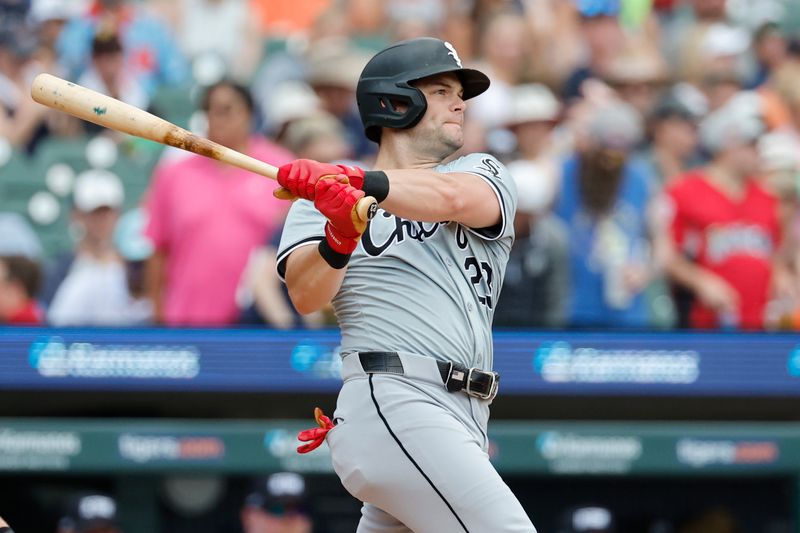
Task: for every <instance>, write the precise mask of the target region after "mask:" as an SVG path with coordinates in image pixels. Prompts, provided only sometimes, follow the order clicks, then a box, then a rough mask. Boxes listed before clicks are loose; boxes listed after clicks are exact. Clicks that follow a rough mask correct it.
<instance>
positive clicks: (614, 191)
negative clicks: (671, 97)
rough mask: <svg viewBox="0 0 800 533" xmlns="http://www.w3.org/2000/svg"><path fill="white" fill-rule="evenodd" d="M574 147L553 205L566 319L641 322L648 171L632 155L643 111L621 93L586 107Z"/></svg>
mask: <svg viewBox="0 0 800 533" xmlns="http://www.w3.org/2000/svg"><path fill="white" fill-rule="evenodd" d="M584 113H585V116H584V117H583V118H582V120H581V121H580V122H577V123H576V124H575V126H574V127H577V128H580V129H579V131H577V132H576V147H577V150H576V152H575V153H574V154H573V155H572V156H570V157H569V158H568V159H567V160H566V161H565V163H564V166H563V176H562V181H561V188H560V192H559V195H558V200H557V202H556V206H555V213H556V215H558V216H559V217H560V218H561V219H562V220H563V221H564V223H565V224H566V226H567V228H568V234H569V246H570V250H569V253H570V269H569V270H570V280H571V282H570V285H571V287H572V293H571V297H570V303H569V308H568V317H569V319H568V320H569V324H570V325H572V326H576V327H644V326H647V325H649V324H648V320H649V318H648V310H647V302H646V299H645V298H644V295H643V292H642V291H643V289H644V288H645V287H646V286H647V285H648V283H649V281H650V279H651V276H652V269H653V267H652V265H651V260H650V252H649V251H650V241H649V238H650V228H649V223H648V220H647V206H648V205H649V203H650V200H651V198H652V195H653V189H652V181H653V178H652V176H651V175H650V174H649V173H648V171H647V169H645V168H643V167H642V165H640V164H637V163H636V162H633V161H631V160H630V157H629V156H630V154H631V151H632V150H633V149H634V147H635V146H637V145H638V144H639V143H640V142H641V139H642V136H643V125H642V118H641V117H640V116H639V114H638V113H637V112H636V110H635V109H634V108H633V107H632V106H630V105H628V104H626V103H624V102H621V101H616V100H612V101H611V102H608V103H605V104H599V105H597V106H596V107H593V108H590V109H588V110H584Z"/></svg>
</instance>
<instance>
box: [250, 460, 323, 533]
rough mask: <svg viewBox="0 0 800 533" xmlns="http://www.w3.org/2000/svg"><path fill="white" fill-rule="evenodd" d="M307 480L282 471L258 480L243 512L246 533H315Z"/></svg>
mask: <svg viewBox="0 0 800 533" xmlns="http://www.w3.org/2000/svg"><path fill="white" fill-rule="evenodd" d="M308 504H309V502H308V498H307V492H306V481H305V479H303V477H302V476H300V475H299V474H295V473H294V472H278V473H275V474H272V475H270V476H268V477H266V478H262V479H259V480H257V481H256V482H255V483H254V488H253V491H252V492H251V493H250V494H249V495H248V496H247V498H246V499H245V501H244V505H243V506H242V510H241V512H240V518H241V522H242V530H243V532H244V533H311V531H312V527H313V522H312V518H311V514H310V509H309V507H308Z"/></svg>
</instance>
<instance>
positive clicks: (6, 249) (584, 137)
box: [0, 0, 800, 330]
mask: <svg viewBox="0 0 800 533" xmlns="http://www.w3.org/2000/svg"><path fill="white" fill-rule="evenodd" d="M795 4H797V3H796V2H790V1H789V0H750V1H744V0H742V1H737V0H727V1H726V0H305V1H302V2H291V1H285V0H269V1H267V0H170V1H166V0H0V108H1V109H0V111H2V112H0V322H6V323H12V324H36V323H40V324H41V323H46V324H51V325H54V326H94V325H99V326H125V325H142V324H165V325H174V326H231V325H236V324H265V325H267V326H269V327H275V328H291V327H316V326H319V325H325V324H330V323H331V321H332V317H331V316H329V315H327V314H325V313H323V314H321V315H319V316H317V315H313V316H299V315H297V314H296V313H295V312H294V310H293V308H292V307H291V305H290V304H289V302H288V299H287V296H286V293H285V290H284V288H283V286H282V284H281V282H280V280H279V279H278V278H277V276H276V274H275V256H276V248H277V241H278V239H279V237H280V232H281V228H282V222H283V219H284V217H285V214H286V212H287V209H288V204H287V203H285V202H282V201H279V200H276V199H274V198H273V196H272V190H273V189H274V187H275V184H274V182H271V181H270V180H267V179H264V178H262V177H259V176H257V175H255V174H250V173H248V172H245V171H243V170H239V169H236V168H233V167H230V166H225V165H222V164H219V163H217V162H215V161H212V160H210V159H205V158H202V157H200V156H196V155H192V154H187V153H184V152H180V151H178V150H174V149H162V147H160V146H153V144H154V143H146V142H143V141H140V140H136V139H131V138H128V137H125V136H122V135H120V134H117V133H115V132H111V131H108V130H102V129H101V128H98V127H95V126H93V125H91V124H87V123H83V122H81V121H79V120H77V119H73V118H71V117H69V116H67V115H65V114H63V113H58V112H54V111H52V110H49V109H48V108H45V107H43V106H40V105H38V104H35V103H34V102H33V101H32V100H31V99H30V98H29V96H28V95H29V91H30V84H31V80H32V79H33V77H34V76H35V75H36V74H38V73H40V72H50V73H53V74H56V75H59V76H61V77H64V78H66V79H69V80H73V81H76V82H77V83H79V84H81V85H84V86H86V87H89V88H92V89H94V90H97V91H100V92H103V93H106V94H109V95H111V96H113V97H115V98H118V99H120V100H123V101H125V102H128V103H130V104H133V105H135V106H138V107H141V108H146V109H150V110H151V111H152V112H153V113H155V114H157V115H159V116H162V117H164V118H167V119H168V120H171V121H174V122H176V123H178V124H179V125H182V126H185V127H187V128H189V129H191V130H192V131H195V132H197V133H199V134H202V135H204V136H207V137H208V138H210V139H212V140H214V141H216V142H219V143H221V144H224V145H226V146H229V147H232V148H234V149H236V150H239V151H241V152H244V153H247V154H249V155H251V156H254V157H256V158H259V159H262V160H264V161H267V162H269V163H271V164H273V165H276V166H278V165H280V164H282V163H286V162H288V161H290V160H292V159H294V158H310V159H316V160H319V161H337V162H341V161H348V162H352V163H354V164H357V165H360V166H363V167H367V168H369V166H370V164H371V162H372V158H373V155H374V153H375V151H376V146H375V145H374V144H373V143H372V142H371V141H368V140H367V139H366V138H365V136H364V133H363V130H362V127H361V122H360V119H359V116H358V110H357V107H356V103H355V87H356V83H357V80H358V76H359V74H360V72H361V69H362V68H363V66H364V65H365V64H366V61H367V60H368V59H369V57H370V56H371V55H372V54H374V53H375V52H376V51H377V50H380V49H381V48H383V47H384V46H386V45H387V44H389V43H392V42H396V41H398V40H403V39H408V38H413V37H418V36H424V35H433V36H437V37H440V38H442V39H445V40H447V41H449V42H450V43H452V44H453V46H454V47H455V49H456V50H458V54H459V56H460V58H461V59H462V60H463V61H464V63H465V65H466V64H469V65H470V66H473V67H475V68H478V69H480V70H482V71H483V72H485V73H486V74H487V75H488V76H489V77H490V79H491V81H492V85H491V87H490V88H489V90H488V91H487V92H486V93H485V94H483V95H481V96H479V97H477V98H475V99H474V100H471V101H470V102H469V105H468V106H467V113H466V115H467V116H466V119H467V122H466V124H465V138H466V143H465V146H464V147H463V149H462V150H461V151H460V152H459V154H456V155H461V154H464V153H471V152H489V153H492V154H494V155H495V156H497V157H499V158H500V159H501V160H502V161H504V162H505V163H506V164H507V165H508V166H509V169H510V170H511V173H512V175H513V176H514V179H515V181H516V182H517V189H518V193H519V205H518V211H517V217H516V220H515V221H514V224H515V228H516V243H515V245H514V248H513V250H512V253H511V259H510V261H509V264H508V268H507V274H506V278H505V282H504V283H505V285H504V287H503V290H502V293H501V297H500V301H499V303H498V306H497V309H496V313H495V326H497V327H541V328H622V329H625V328H645V329H673V328H702V329H717V328H730V329H751V330H760V329H769V330H776V329H793V330H794V329H800V262H799V261H800V189H799V187H800V179H799V176H800V160H798V154H800V150H799V148H800V133H798V132H800V34H796V33H793V29H794V31H795V32H797V29H796V28H798V27H800V25H798V24H797V22H798V21H800V12H799V11H800V6H797V5H795Z"/></svg>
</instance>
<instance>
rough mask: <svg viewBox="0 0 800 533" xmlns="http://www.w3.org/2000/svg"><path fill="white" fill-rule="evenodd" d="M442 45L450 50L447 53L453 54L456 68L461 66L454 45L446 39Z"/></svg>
mask: <svg viewBox="0 0 800 533" xmlns="http://www.w3.org/2000/svg"><path fill="white" fill-rule="evenodd" d="M444 45H445V46H446V47H447V49H448V50H450V51H449V52H447V55H449V56H453V59H454V60H455V62H456V65H458V68H462V67H461V58H460V57H458V52H456V48H455V46H453V45H452V44H450V43H449V42H447V41H445V42H444Z"/></svg>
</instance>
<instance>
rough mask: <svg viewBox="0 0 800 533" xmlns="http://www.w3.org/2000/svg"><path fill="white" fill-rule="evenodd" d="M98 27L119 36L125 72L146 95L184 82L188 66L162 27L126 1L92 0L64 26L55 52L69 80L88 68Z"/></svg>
mask: <svg viewBox="0 0 800 533" xmlns="http://www.w3.org/2000/svg"><path fill="white" fill-rule="evenodd" d="M100 28H103V30H107V29H108V28H112V29H113V30H114V31H115V32H116V33H117V34H118V35H119V36H120V41H121V42H122V45H123V48H124V50H125V71H126V72H128V73H130V74H131V75H132V76H133V77H134V78H136V79H137V80H138V81H139V83H140V84H141V85H142V87H144V89H145V91H146V92H147V94H148V95H150V96H152V95H153V94H154V93H155V92H156V90H157V89H158V87H159V86H161V85H180V84H182V83H185V82H186V81H188V77H189V68H188V64H187V62H186V59H185V57H184V56H183V53H182V52H181V51H180V49H179V47H178V45H177V43H176V42H175V40H174V39H173V37H172V35H171V34H170V31H169V29H168V27H167V26H166V24H164V23H163V22H161V21H160V20H157V19H155V18H152V17H150V16H149V15H147V14H145V13H144V11H143V10H142V6H141V5H139V3H138V2H131V1H129V0H94V1H93V2H92V4H91V5H90V7H89V9H88V10H87V11H86V13H84V14H83V16H80V17H75V18H73V19H70V21H69V22H68V23H67V25H66V26H65V27H64V29H63V31H62V32H61V35H60V36H59V41H58V52H59V58H60V61H61V62H62V64H63V65H64V67H65V69H66V71H67V74H68V76H69V77H70V79H78V78H79V77H80V76H81V74H83V72H84V71H85V70H86V69H87V68H88V67H89V63H90V61H91V49H92V39H93V38H94V36H95V34H96V33H97V32H98V31H99V29H100Z"/></svg>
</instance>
